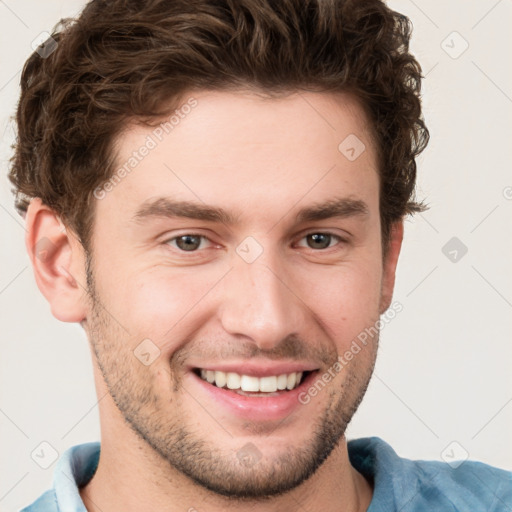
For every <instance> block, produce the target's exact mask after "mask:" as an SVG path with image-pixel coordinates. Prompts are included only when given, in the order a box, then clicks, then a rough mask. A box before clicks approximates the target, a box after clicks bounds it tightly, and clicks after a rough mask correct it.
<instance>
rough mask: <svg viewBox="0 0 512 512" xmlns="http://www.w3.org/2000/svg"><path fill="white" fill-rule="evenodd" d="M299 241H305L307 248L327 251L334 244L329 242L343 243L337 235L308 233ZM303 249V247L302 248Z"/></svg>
mask: <svg viewBox="0 0 512 512" xmlns="http://www.w3.org/2000/svg"><path fill="white" fill-rule="evenodd" d="M301 240H306V243H307V244H308V247H309V248H310V249H320V250H322V249H329V248H330V247H333V246H334V245H336V244H332V245H331V242H343V241H344V240H343V239H342V238H341V237H339V236H338V235H334V234H332V233H321V232H318V233H309V234H307V235H306V236H304V237H303V238H302V239H301ZM302 247H304V246H302Z"/></svg>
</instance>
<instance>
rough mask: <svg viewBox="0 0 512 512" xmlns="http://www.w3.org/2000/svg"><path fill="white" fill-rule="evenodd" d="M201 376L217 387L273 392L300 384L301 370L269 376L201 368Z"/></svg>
mask: <svg viewBox="0 0 512 512" xmlns="http://www.w3.org/2000/svg"><path fill="white" fill-rule="evenodd" d="M201 378H202V379H203V380H206V381H208V382H209V383H210V384H215V385H216V386H217V387H219V388H223V387H227V388H228V389H241V390H242V391H255V392H258V391H259V392H264V393H274V392H275V391H277V390H283V389H294V388H296V387H297V386H298V385H299V384H300V380H301V379H302V372H293V373H283V374H282V375H271V376H269V377H253V376H251V375H241V374H239V373H235V372H221V371H218V370H201Z"/></svg>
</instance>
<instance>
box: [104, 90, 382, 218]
mask: <svg viewBox="0 0 512 512" xmlns="http://www.w3.org/2000/svg"><path fill="white" fill-rule="evenodd" d="M187 104H188V105H194V106H193V107H192V108H190V107H187V108H180V107H179V106H178V108H177V112H176V111H175V112H174V115H173V112H170V113H169V116H167V117H165V118H163V119H162V120H161V121H162V124H158V123H157V124H155V125H154V126H151V127H148V126H145V125H141V124H135V123H132V124H131V125H129V126H127V128H126V130H124V131H123V132H122V133H121V135H120V136H119V137H118V139H117V141H116V149H117V166H116V167H115V169H116V170H119V169H124V172H122V173H121V174H122V175H123V177H122V178H121V179H117V180H115V181H116V183H115V184H114V187H110V188H111V191H110V192H109V193H108V194H107V195H106V197H105V199H106V200H105V201H102V202H101V203H102V204H101V205H100V207H106V205H107V203H110V204H113V203H116V202H117V205H116V209H117V210H119V209H120V210H122V211H123V213H124V215H133V213H134V212H136V211H138V210H139V209H140V207H141V205H143V204H144V203H145V202H146V203H147V201H148V200H150V199H151V198H153V199H155V198H158V197H170V198H173V199H175V200H194V201H196V202H198V201H199V202H202V203H204V204H208V205H223V206H225V207H227V208H228V209H229V210H230V211H232V212H233V213H234V214H235V215H236V216H237V217H238V218H241V219H242V220H243V217H244V213H247V214H248V215H253V214H254V212H255V211H259V212H260V213H261V217H262V218H263V217H265V216H267V217H268V218H272V219H273V220H274V221H275V217H276V216H279V215H282V211H280V210H281V209H287V210H289V209H290V207H293V205H294V204H298V202H306V203H307V202H308V201H309V202H311V203H318V202H320V201H321V200H325V199H329V198H330V197H329V196H332V197H334V196H336V197H340V196H347V197H348V196H351V197H353V198H354V199H364V200H365V202H369V203H371V202H372V201H373V202H374V203H375V201H376V200H377V201H378V174H377V168H376V151H375V147H374V143H373V140H372V137H371V130H370V126H369V124H368V121H367V118H366V116H365V114H364V110H363V109H362V108H361V106H360V105H359V104H358V102H357V101H356V100H355V99H353V98H352V97H351V96H349V95H346V94H331V93H310V92H307V93H306V92H303V93H293V94H290V95H289V96H286V97H282V98H262V97H261V96H259V95H256V94H252V93H248V92H223V91H196V92H193V93H192V92H191V93H190V94H189V95H185V96H184V99H183V101H182V103H181V105H187ZM159 122H160V120H159ZM144 148H148V149H144ZM141 153H144V156H142V157H141ZM115 172H116V171H115ZM301 206H304V204H301ZM370 206H372V205H370ZM373 206H375V204H374V205H373Z"/></svg>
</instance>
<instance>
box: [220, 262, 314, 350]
mask: <svg viewBox="0 0 512 512" xmlns="http://www.w3.org/2000/svg"><path fill="white" fill-rule="evenodd" d="M287 274H289V273H287V272H284V271H283V269H282V268H281V267H280V266H278V265H277V264H271V262H270V261H269V258H266V259H265V258H263V257H260V258H259V259H258V260H257V261H255V262H253V263H246V262H245V261H243V260H239V261H236V262H235V263H234V268H233V269H232V270H231V271H230V272H229V274H228V275H227V276H226V279H225V280H224V283H223V289H222V292H221V293H222V294H221V299H220V300H221V306H220V319H221V323H222V326H223V328H224V329H225V331H226V332H229V333H230V334H233V335H238V336H240V335H241V336H244V337H246V338H249V339H250V340H251V341H252V342H253V343H254V344H255V345H256V346H258V347H259V348H260V349H262V350H271V349H272V348H273V347H275V346H277V345H278V344H279V343H280V342H282V341H283V340H284V339H285V338H286V337H287V336H289V335H292V334H295V335H300V333H301V330H302V329H303V327H304V326H305V321H306V317H307V313H308V306H307V305H306V304H305V303H304V301H303V299H302V298H301V297H299V296H298V295H297V294H296V292H294V290H293V285H292V284H291V283H290V279H289V278H287Z"/></svg>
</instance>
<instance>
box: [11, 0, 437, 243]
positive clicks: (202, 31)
mask: <svg viewBox="0 0 512 512" xmlns="http://www.w3.org/2000/svg"><path fill="white" fill-rule="evenodd" d="M411 29H412V25H411V23H410V21H409V20H408V18H406V17H405V16H403V15H401V14H399V13H396V12H394V11H392V10H391V9H389V8H388V7H387V6H386V5H385V4H384V3H383V2H382V1H380V0H365V1H364V2H361V1H359V0H279V1H274V0H216V1H212V0H172V1H171V0H110V1H107V0H92V1H90V2H89V3H88V4H87V5H86V7H85V8H84V10H83V11H82V13H81V15H80V16H79V17H78V19H76V20H69V19H66V20H61V22H60V23H59V25H57V27H56V28H55V29H54V31H53V34H52V38H53V40H54V41H51V40H50V42H51V43H53V49H54V50H55V51H53V52H52V53H51V54H49V55H44V54H43V52H41V51H40V49H37V50H36V51H35V52H34V53H33V54H32V55H31V56H30V58H29V59H28V60H27V62H26V63H25V67H24V69H23V73H22V77H21V96H20V101H19V104H18V108H17V113H16V121H17V129H18V137H17V141H16V143H15V144H14V146H13V149H14V155H13V157H12V159H11V169H10V173H9V178H10V180H11V182H12V183H13V184H14V186H15V189H14V192H15V194H16V207H17V209H18V211H19V212H20V213H21V214H22V215H23V214H24V212H26V209H27V206H28V204H29V202H30V199H31V198H33V197H39V198H41V200H42V202H43V203H44V204H46V205H48V206H49V207H51V208H52V209H53V210H54V211H55V212H56V213H57V214H58V215H59V216H60V217H61V218H62V220H63V221H64V222H65V223H66V224H67V225H68V226H70V227H71V228H72V229H73V230H74V231H75V232H76V234H77V235H78V236H79V238H80V240H81V242H82V244H83V245H84V247H85V248H87V246H88V243H89V241H90V236H91V232H92V226H93V220H94V203H95V198H94V196H93V191H94V189H95V188H96V187H98V186H99V185H100V184H101V183H103V182H105V181H106V180H108V179H109V177H111V176H112V173H113V171H114V167H115V155H114V142H115V138H116V136H118V135H119V134H120V133H122V129H123V127H124V126H125V123H126V121H127V120H139V121H142V122H149V120H151V119H157V118H158V117H160V116H163V115H164V114H166V113H167V114H168V113H169V112H170V111H171V110H172V108H174V107H173V106H177V105H178V103H179V101H180V99H181V98H182V97H184V95H185V94H186V93H187V91H189V90H192V89H210V90H235V89H237V88H250V89H252V90H256V91H260V92H262V93H264V94H265V95H268V96H270V97H273V96H276V95H279V94H281V95H282V94H287V93H288V94H289V93H291V92H294V91H317V92H318V91H322V92H348V93H350V94H352V95H353V96H354V97H355V98H357V99H358V100H359V102H360V103H361V105H362V106H363V108H364V110H365V111H366V113H367V115H368V117H369V120H370V123H371V126H372V130H373V133H374V138H375V141H374V142H375V145H376V147H377V153H378V159H379V162H378V165H379V179H380V218H381V230H382V239H383V245H384V242H386V241H388V240H389V236H390V230H391V225H392V223H393V222H394V221H397V220H400V219H401V218H403V217H404V216H405V215H407V214H411V213H414V212H418V211H423V210H424V209H425V208H426V207H425V205H424V204H423V203H419V202H416V201H414V189H415V182H416V161H415V158H416V156H417V155H418V154H419V153H420V152H421V151H422V150H423V149H424V148H425V146H426V145H427V142H428V139H429V132H428V129H427V128H426V126H425V123H424V121H423V118H422V115H421V101H420V88H421V78H422V76H421V68H420V65H419V64H418V62H417V61H416V60H415V58H414V57H413V56H412V55H411V54H410V52H409V39H410V35H411ZM47 48H48V46H47ZM45 57H46V58H45Z"/></svg>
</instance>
